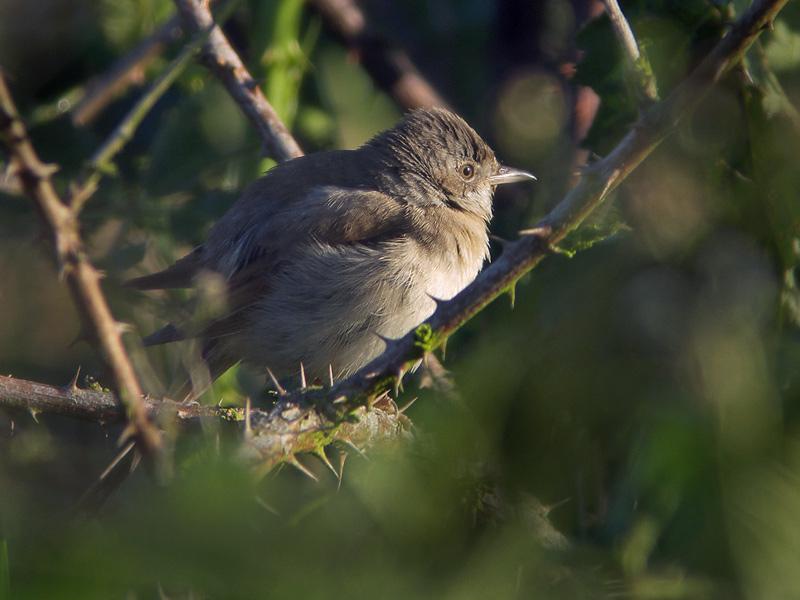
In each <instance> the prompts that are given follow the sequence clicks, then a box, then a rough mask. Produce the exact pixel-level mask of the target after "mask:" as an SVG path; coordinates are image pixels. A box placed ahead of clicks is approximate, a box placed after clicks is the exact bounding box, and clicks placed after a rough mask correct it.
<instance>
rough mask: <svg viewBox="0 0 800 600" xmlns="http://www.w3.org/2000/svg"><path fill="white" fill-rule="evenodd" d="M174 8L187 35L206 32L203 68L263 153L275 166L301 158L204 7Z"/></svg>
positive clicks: (188, 1) (194, 0)
mask: <svg viewBox="0 0 800 600" xmlns="http://www.w3.org/2000/svg"><path fill="white" fill-rule="evenodd" d="M175 6H177V8H178V12H180V14H181V18H182V19H183V23H184V27H185V28H186V31H188V32H189V33H191V34H197V33H200V32H203V31H208V32H209V33H208V40H207V41H206V43H205V46H204V48H203V52H204V54H205V64H206V66H207V67H208V68H209V70H210V71H211V72H212V73H213V74H214V75H215V76H216V77H217V78H218V79H219V80H220V81H221V82H222V84H223V85H224V86H225V89H227V90H228V93H229V94H230V95H231V97H232V98H233V99H234V100H235V101H236V102H237V103H238V104H239V106H240V107H241V109H242V110H243V111H244V114H245V115H246V116H247V118H249V119H250V121H251V122H252V123H253V125H254V126H255V128H256V131H257V132H258V134H259V136H260V137H261V139H262V140H263V142H264V145H265V150H266V153H267V154H268V155H269V156H271V157H272V158H274V159H275V160H277V161H278V162H283V161H285V160H289V159H290V158H297V157H298V156H302V155H303V151H302V150H301V149H300V146H299V145H298V143H297V141H295V139H294V138H293V137H292V135H291V134H290V133H289V131H288V130H287V129H286V126H285V125H284V124H283V122H282V121H281V120H280V118H279V117H278V114H277V113H276V112H275V109H274V108H273V107H272V105H271V104H270V103H269V102H268V101H267V99H266V98H265V97H264V94H263V93H262V92H261V88H260V87H259V86H258V84H257V83H256V81H255V80H254V79H253V77H252V76H251V75H250V73H249V72H248V70H247V67H245V66H244V63H242V60H241V59H240V58H239V55H238V54H236V51H235V50H234V49H233V48H232V47H231V45H230V42H229V41H228V38H226V37H225V34H224V33H223V32H222V30H221V29H220V28H219V26H217V25H216V24H215V23H214V18H213V17H212V16H211V11H209V9H208V6H207V3H206V2H203V1H202V0H175Z"/></svg>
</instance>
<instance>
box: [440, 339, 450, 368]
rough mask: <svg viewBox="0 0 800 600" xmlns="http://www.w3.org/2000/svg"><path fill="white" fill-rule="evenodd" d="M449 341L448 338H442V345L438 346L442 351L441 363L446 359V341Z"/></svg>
mask: <svg viewBox="0 0 800 600" xmlns="http://www.w3.org/2000/svg"><path fill="white" fill-rule="evenodd" d="M449 339H450V338H449V337H442V343H441V344H440V348H441V349H442V362H444V359H445V358H447V340H449Z"/></svg>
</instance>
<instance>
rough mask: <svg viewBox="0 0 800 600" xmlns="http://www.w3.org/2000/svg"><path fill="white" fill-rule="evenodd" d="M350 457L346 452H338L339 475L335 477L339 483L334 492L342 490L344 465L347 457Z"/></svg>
mask: <svg viewBox="0 0 800 600" xmlns="http://www.w3.org/2000/svg"><path fill="white" fill-rule="evenodd" d="M348 456H350V455H349V454H348V453H347V452H342V451H340V452H339V473H337V477H338V479H339V483H338V484H337V485H336V491H337V492H338V491H339V490H340V489H342V478H343V477H344V463H345V462H346V461H347V457H348Z"/></svg>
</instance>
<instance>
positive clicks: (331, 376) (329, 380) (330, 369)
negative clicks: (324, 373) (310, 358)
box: [328, 363, 333, 387]
mask: <svg viewBox="0 0 800 600" xmlns="http://www.w3.org/2000/svg"><path fill="white" fill-rule="evenodd" d="M328 383H330V384H331V387H333V365H332V364H330V363H328Z"/></svg>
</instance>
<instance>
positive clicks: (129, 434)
mask: <svg viewBox="0 0 800 600" xmlns="http://www.w3.org/2000/svg"><path fill="white" fill-rule="evenodd" d="M135 435H136V427H135V426H134V425H133V423H128V425H127V427H125V429H123V430H122V433H121V434H120V435H119V440H117V446H124V445H125V444H126V443H128V442H129V441H130V440H131V438H133V437H134V436H135Z"/></svg>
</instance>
